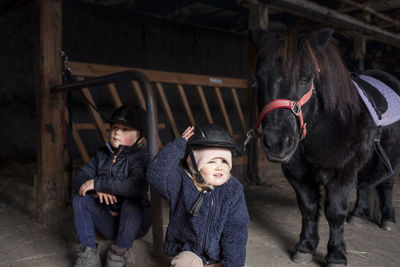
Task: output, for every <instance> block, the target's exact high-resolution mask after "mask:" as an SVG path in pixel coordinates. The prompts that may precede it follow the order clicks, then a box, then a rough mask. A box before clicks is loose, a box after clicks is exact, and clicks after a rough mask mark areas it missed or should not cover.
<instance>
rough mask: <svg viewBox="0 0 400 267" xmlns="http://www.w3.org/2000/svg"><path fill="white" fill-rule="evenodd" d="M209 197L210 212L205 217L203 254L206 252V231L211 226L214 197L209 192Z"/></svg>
mask: <svg viewBox="0 0 400 267" xmlns="http://www.w3.org/2000/svg"><path fill="white" fill-rule="evenodd" d="M210 196H211V202H210V211H209V212H208V217H207V223H206V226H207V227H206V232H205V235H204V239H203V252H205V251H206V248H207V236H208V231H209V230H210V226H211V217H212V214H213V211H214V197H213V194H212V191H211V192H210Z"/></svg>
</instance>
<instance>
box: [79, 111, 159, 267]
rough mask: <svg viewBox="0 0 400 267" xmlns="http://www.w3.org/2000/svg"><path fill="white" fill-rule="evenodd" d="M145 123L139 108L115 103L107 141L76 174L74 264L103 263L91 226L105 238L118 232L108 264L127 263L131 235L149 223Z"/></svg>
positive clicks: (139, 233) (111, 266)
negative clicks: (115, 106)
mask: <svg viewBox="0 0 400 267" xmlns="http://www.w3.org/2000/svg"><path fill="white" fill-rule="evenodd" d="M146 124H147V123H146V113H145V111H144V110H143V109H142V108H140V107H138V106H135V105H124V106H121V107H120V108H118V109H117V110H116V111H115V112H114V114H113V115H112V117H111V119H110V125H111V131H110V141H109V142H107V143H106V145H105V146H102V147H100V148H99V149H98V150H97V153H96V155H95V157H94V158H92V159H91V161H90V162H89V163H88V164H87V165H85V166H84V167H82V168H81V169H80V171H79V172H78V174H77V175H76V177H75V179H74V188H75V190H76V192H78V195H76V196H74V198H73V201H72V207H73V213H74V221H75V228H76V231H77V235H78V239H79V242H80V245H79V247H78V248H77V250H78V251H77V259H76V262H75V266H76V267H83V266H85V267H91V266H96V267H97V266H98V267H101V262H100V256H99V251H98V249H97V245H96V242H95V233H94V229H95V228H96V229H97V230H98V231H99V232H100V233H101V234H102V235H104V236H105V237H106V238H109V239H113V238H116V243H115V244H113V245H112V246H111V249H110V250H109V251H108V254H107V266H109V267H114V266H125V264H126V257H127V251H128V249H129V248H130V247H131V246H132V244H133V241H134V240H135V239H137V238H140V237H142V236H144V235H145V234H146V232H147V231H148V229H149V227H150V224H151V219H150V214H151V212H150V205H149V201H148V199H147V190H148V185H147V182H146V176H145V173H146V168H147V165H148V161H149V160H148V152H147V148H146V139H145V131H146V127H147V125H146Z"/></svg>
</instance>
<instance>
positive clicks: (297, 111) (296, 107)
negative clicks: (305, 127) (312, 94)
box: [290, 102, 301, 117]
mask: <svg viewBox="0 0 400 267" xmlns="http://www.w3.org/2000/svg"><path fill="white" fill-rule="evenodd" d="M290 109H291V110H292V112H293V113H294V115H296V116H297V117H298V116H300V112H301V107H300V106H299V104H298V103H297V102H294V103H293V106H292V107H291V108H290Z"/></svg>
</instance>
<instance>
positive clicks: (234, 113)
mask: <svg viewBox="0 0 400 267" xmlns="http://www.w3.org/2000/svg"><path fill="white" fill-rule="evenodd" d="M69 65H70V67H71V70H72V74H73V75H74V76H75V77H76V78H77V79H78V80H83V79H84V77H98V76H104V75H108V74H112V73H116V72H121V71H127V70H137V71H140V72H142V73H143V74H145V75H146V76H147V77H148V79H149V80H150V81H151V82H152V83H153V86H154V88H156V91H157V92H158V98H159V102H160V105H161V107H162V110H160V111H159V112H163V113H164V114H165V117H166V120H167V123H168V126H169V127H170V130H171V132H172V134H173V136H174V137H178V136H180V131H181V130H182V126H181V127H179V125H178V124H179V123H177V120H179V121H182V117H185V118H186V119H187V121H188V123H189V124H190V125H195V124H196V122H197V121H198V120H197V119H196V118H197V117H199V115H200V114H199V113H198V112H199V111H198V110H197V111H196V112H194V111H193V107H192V105H191V102H193V101H194V99H193V98H196V101H198V102H199V103H200V106H201V109H202V111H201V113H202V114H201V115H202V116H204V117H205V118H206V121H207V122H216V119H215V117H216V116H217V115H218V116H219V117H222V119H223V123H224V126H225V127H226V128H227V130H228V132H229V133H230V134H231V135H232V137H233V138H234V139H236V140H238V139H239V138H241V137H243V135H244V134H245V132H246V131H247V129H248V124H249V123H248V117H249V116H246V115H245V113H244V110H246V111H247V110H251V109H250V108H249V105H250V104H249V100H248V98H249V91H248V90H247V80H245V79H236V78H227V77H210V76H205V75H194V74H183V73H176V72H164V71H156V70H147V69H134V68H125V67H117V66H109V65H99V64H90V63H82V62H69ZM131 85H132V87H133V90H134V93H135V95H136V99H137V102H138V103H139V105H140V106H141V107H143V108H145V107H146V104H145V99H144V96H143V93H142V90H141V88H140V86H139V84H138V83H137V82H136V81H132V82H131ZM91 90H93V88H90V89H88V88H83V89H82V92H83V94H84V96H85V97H86V99H87V100H88V101H89V102H90V105H88V106H89V110H90V113H91V115H92V119H93V120H92V121H91V122H83V123H82V122H80V123H77V122H72V131H73V138H74V141H75V143H76V145H77V147H78V151H79V153H80V155H81V156H82V159H83V160H84V162H88V161H89V158H90V157H89V154H90V153H89V152H88V151H87V148H86V147H85V145H84V142H83V141H82V139H81V138H80V136H79V131H80V130H93V129H96V130H97V131H98V132H99V133H100V135H101V137H102V139H103V141H106V140H107V129H108V124H107V123H105V122H104V121H103V119H102V118H101V116H100V115H99V114H98V112H97V111H96V109H95V107H96V103H95V101H94V98H93V96H92V93H91ZM107 90H108V93H109V94H110V96H111V97H110V98H111V102H112V105H113V106H114V107H119V106H121V105H122V104H123V102H124V101H123V100H121V96H120V95H119V94H118V90H117V86H116V84H114V83H110V84H108V85H107ZM172 90H175V91H177V93H176V95H177V96H179V97H178V98H179V100H180V102H178V103H181V107H180V108H181V109H183V110H184V113H185V114H182V113H181V112H176V111H175V112H174V108H176V105H177V104H176V103H177V100H176V99H174V101H173V103H172V104H171V99H170V100H168V96H169V95H170V94H171V93H172ZM205 90H207V92H210V90H212V91H213V92H214V96H215V99H214V100H216V104H215V103H214V108H213V107H211V106H210V99H208V100H207V94H206V92H205ZM188 93H190V96H188ZM238 93H239V94H238ZM239 95H240V96H242V98H243V97H245V98H246V99H245V101H243V99H242V98H241V97H240V96H239ZM227 97H229V99H228V98H227ZM241 100H242V101H241ZM125 102H126V101H125ZM128 102H130V101H128ZM243 102H244V103H243ZM171 105H172V106H171ZM215 106H218V108H215ZM227 106H229V108H228V107H227ZM232 109H234V110H232ZM185 126H187V125H184V127H185ZM234 126H235V127H234ZM158 128H159V129H163V128H166V125H165V124H163V123H160V124H159V125H158ZM238 128H240V130H238ZM168 141H169V140H168ZM158 145H159V147H160V148H161V147H162V145H163V144H162V142H161V140H160V139H158ZM233 163H234V165H243V164H246V163H247V157H246V156H243V157H240V158H236V159H234V162H233Z"/></svg>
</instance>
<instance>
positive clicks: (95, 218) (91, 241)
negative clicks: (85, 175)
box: [72, 194, 143, 248]
mask: <svg viewBox="0 0 400 267" xmlns="http://www.w3.org/2000/svg"><path fill="white" fill-rule="evenodd" d="M72 208H73V213H74V222H75V229H76V232H77V235H78V239H79V242H80V243H81V245H82V246H83V247H91V248H96V240H95V233H94V229H95V228H96V229H97V230H98V231H99V232H100V233H101V234H102V235H103V236H104V237H106V238H108V239H115V238H116V239H117V243H116V245H117V246H118V247H122V248H130V247H132V244H133V241H134V240H135V237H136V235H137V233H138V231H139V229H140V226H141V224H142V220H143V210H142V208H141V207H140V205H139V203H137V202H136V201H135V200H134V199H130V198H127V199H125V200H124V201H123V202H122V206H121V213H120V215H119V216H112V215H111V213H110V212H109V210H108V207H107V205H106V204H104V203H100V201H99V200H98V199H94V198H93V197H91V196H90V195H88V194H86V196H84V197H82V196H78V195H77V196H74V199H73V200H72Z"/></svg>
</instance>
